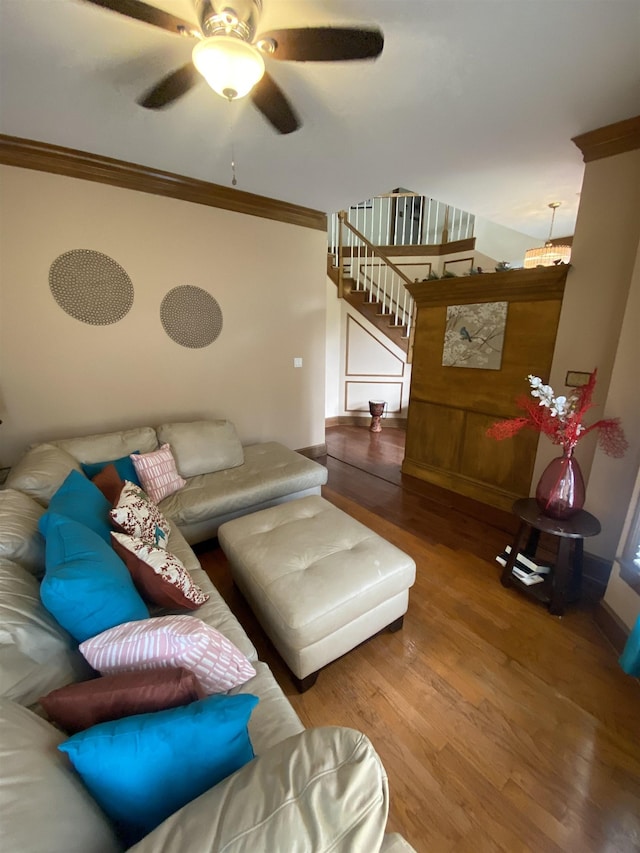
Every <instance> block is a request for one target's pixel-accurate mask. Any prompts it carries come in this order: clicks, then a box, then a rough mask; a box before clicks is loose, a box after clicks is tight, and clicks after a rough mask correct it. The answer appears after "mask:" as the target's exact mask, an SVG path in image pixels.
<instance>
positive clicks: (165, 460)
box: [130, 444, 187, 503]
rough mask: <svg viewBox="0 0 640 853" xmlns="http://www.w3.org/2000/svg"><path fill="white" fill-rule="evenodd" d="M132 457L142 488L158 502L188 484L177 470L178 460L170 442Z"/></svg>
mask: <svg viewBox="0 0 640 853" xmlns="http://www.w3.org/2000/svg"><path fill="white" fill-rule="evenodd" d="M130 458H131V461H132V462H133V466H134V468H135V469H136V474H137V475H138V478H139V480H140V482H141V483H142V488H143V489H144V490H145V492H146V493H147V494H148V495H149V497H150V498H151V500H152V501H155V502H156V503H159V502H160V501H161V500H162V498H166V497H167V495H172V494H173V493H174V492H177V491H178V490H179V489H181V488H182V487H183V486H186V484H187V481H186V480H183V479H182V477H181V476H180V474H178V472H177V470H176V462H175V459H174V458H173V455H172V453H171V447H170V446H169V445H168V444H163V445H162V447H160V448H159V449H158V450H154V451H153V452H152V453H141V454H139V455H137V454H133V453H132V454H131V457H130Z"/></svg>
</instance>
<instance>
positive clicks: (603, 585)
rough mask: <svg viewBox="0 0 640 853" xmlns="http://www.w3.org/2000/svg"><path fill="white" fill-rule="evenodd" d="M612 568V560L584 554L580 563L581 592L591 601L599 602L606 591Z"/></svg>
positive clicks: (586, 552)
mask: <svg viewBox="0 0 640 853" xmlns="http://www.w3.org/2000/svg"><path fill="white" fill-rule="evenodd" d="M612 568H613V561H612V560H605V559H604V558H603V557H598V556H597V555H596V554H590V553H589V552H588V551H585V552H584V555H583V561H582V585H583V592H584V593H585V595H587V593H588V595H587V597H588V598H589V599H590V600H591V601H599V600H600V599H601V598H602V597H603V595H604V593H605V590H606V589H607V584H608V583H609V577H610V576H611V569H612Z"/></svg>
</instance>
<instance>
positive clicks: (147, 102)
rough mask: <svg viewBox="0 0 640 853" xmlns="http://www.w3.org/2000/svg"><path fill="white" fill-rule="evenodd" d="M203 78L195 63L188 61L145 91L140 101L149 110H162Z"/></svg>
mask: <svg viewBox="0 0 640 853" xmlns="http://www.w3.org/2000/svg"><path fill="white" fill-rule="evenodd" d="M201 79H202V78H201V76H200V74H199V73H198V72H197V71H196V68H195V66H194V65H193V63H192V62H188V63H187V64H186V65H183V66H182V68H178V70H177V71H172V72H171V74H167V76H166V77H164V78H163V79H162V80H161V81H160V82H159V83H158V84H157V85H155V86H153V88H151V89H149V91H148V92H145V94H144V95H142V97H141V98H139V99H138V103H139V104H140V106H141V107H145V108H146V109H148V110H161V109H163V108H164V107H169V106H171V104H173V103H174V101H177V100H178V98H181V97H182V96H183V95H185V94H186V93H187V92H188V91H189V89H191V88H193V86H195V84H196V83H197V82H199V81H200V80H201Z"/></svg>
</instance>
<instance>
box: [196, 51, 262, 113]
mask: <svg viewBox="0 0 640 853" xmlns="http://www.w3.org/2000/svg"><path fill="white" fill-rule="evenodd" d="M192 59H193V64H194V65H195V67H196V68H197V69H198V71H199V72H200V74H202V76H203V77H204V78H205V80H206V81H207V83H208V84H209V86H211V88H212V89H213V91H214V92H217V93H218V95H220V96H221V97H222V98H227V99H228V100H230V101H232V100H235V99H236V98H243V97H244V96H245V95H248V94H249V92H250V91H251V90H252V89H253V87H254V86H255V85H256V83H258V81H259V80H261V79H262V76H263V75H264V70H265V69H264V59H263V58H262V55H261V54H260V51H259V50H257V49H256V48H255V47H253V45H250V44H247V42H245V41H241V40H240V39H238V38H235V37H234V36H212V37H211V38H207V39H202V40H201V41H199V42H198V43H197V44H196V46H195V47H194V49H193V55H192Z"/></svg>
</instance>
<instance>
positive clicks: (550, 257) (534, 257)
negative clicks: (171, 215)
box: [523, 201, 571, 269]
mask: <svg viewBox="0 0 640 853" xmlns="http://www.w3.org/2000/svg"><path fill="white" fill-rule="evenodd" d="M560 204H561V202H559V201H552V202H551V204H549V205H548V207H550V208H551V210H552V211H553V213H552V214H551V227H550V228H549V238H548V239H547V242H546V243H545V244H544V246H539V247H538V248H536V249H527V251H526V252H525V253H524V264H523V266H524V268H525V269H534V268H535V267H552V266H554V264H568V263H569V261H570V260H571V246H563V245H560V244H555V243H554V242H553V241H552V239H551V234H552V233H553V221H554V219H555V216H556V210H557V209H558V208H559V207H560Z"/></svg>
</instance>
